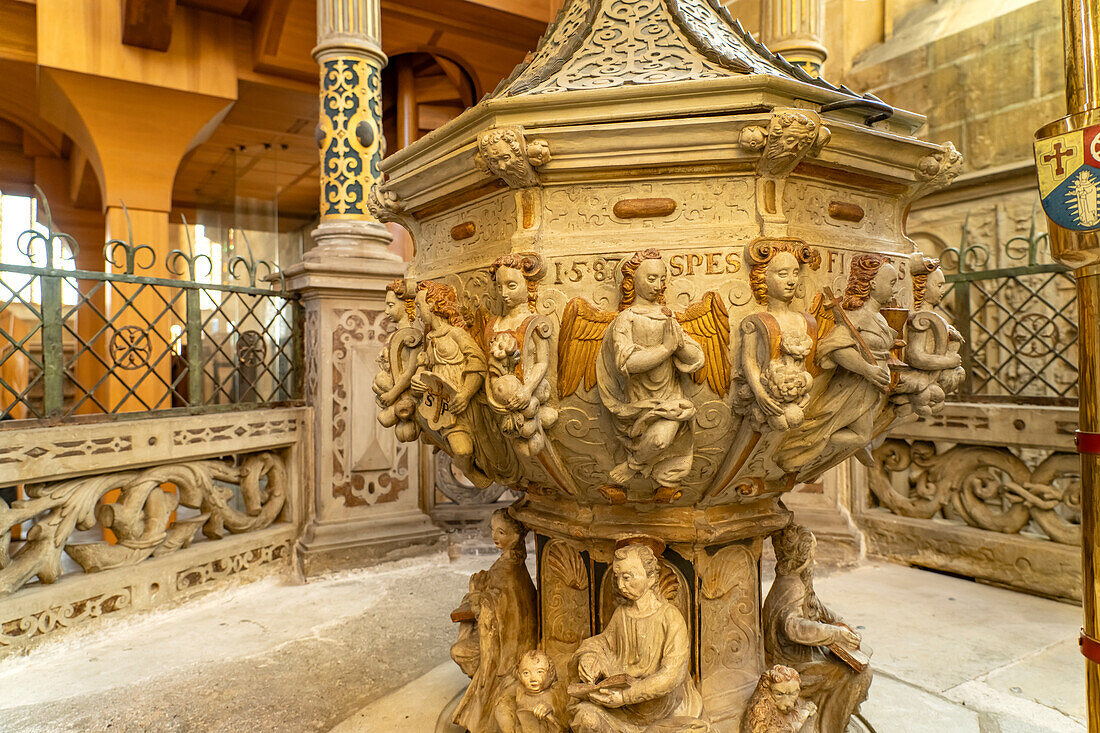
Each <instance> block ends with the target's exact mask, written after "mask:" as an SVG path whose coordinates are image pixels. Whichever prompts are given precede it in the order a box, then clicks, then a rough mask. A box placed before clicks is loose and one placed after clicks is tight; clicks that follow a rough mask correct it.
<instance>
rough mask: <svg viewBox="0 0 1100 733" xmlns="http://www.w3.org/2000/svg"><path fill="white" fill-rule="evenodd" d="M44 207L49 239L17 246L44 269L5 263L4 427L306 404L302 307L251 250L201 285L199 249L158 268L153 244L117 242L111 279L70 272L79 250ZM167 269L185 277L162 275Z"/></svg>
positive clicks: (35, 234)
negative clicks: (220, 278) (219, 280)
mask: <svg viewBox="0 0 1100 733" xmlns="http://www.w3.org/2000/svg"><path fill="white" fill-rule="evenodd" d="M40 197H41V193H40ZM43 205H44V212H45V218H46V221H45V222H43V224H44V225H45V228H46V231H45V232H42V231H37V230H33V229H32V230H28V231H27V232H24V233H23V234H22V235H20V237H19V243H18V247H19V250H20V251H21V252H22V253H23V254H24V255H25V256H26V257H27V259H28V261H31V262H35V264H32V265H20V264H12V263H3V262H0V410H2V411H0V419H5V420H10V419H31V418H57V417H67V416H71V415H76V414H88V413H91V414H113V413H120V412H127V413H129V412H148V411H159V410H167V409H174V408H186V409H188V410H189V411H192V412H194V411H196V410H198V411H204V410H211V409H219V408H220V407H222V406H227V405H247V406H257V405H264V404H282V403H286V402H291V401H295V400H298V399H300V397H301V394H302V348H301V344H302V339H301V336H302V333H301V332H302V325H301V318H300V305H299V302H298V299H297V296H296V294H293V293H289V292H287V290H286V287H285V282H284V280H283V278H282V275H281V273H279V272H278V270H277V269H276V268H275V267H274V266H273V265H271V264H270V263H269V262H266V261H264V260H257V259H255V258H253V257H252V253H251V248H250V247H248V255H247V256H235V257H233V258H231V259H230V260H229V261H228V263H227V268H226V270H227V272H226V273H225V275H226V280H227V281H228V282H227V283H226V284H208V283H204V282H201V281H200V278H198V277H197V275H198V274H199V273H200V272H201V271H202V269H201V268H203V267H206V268H210V267H211V263H210V259H209V258H208V257H207V256H206V255H204V254H198V255H196V254H195V253H194V252H193V251H192V247H191V244H190V241H188V243H187V251H186V252H184V251H182V250H173V251H172V252H170V253H168V255H167V257H166V258H165V260H164V261H163V262H157V261H156V257H155V253H154V251H153V250H152V248H150V247H149V246H147V245H139V244H135V243H134V242H133V241H122V240H112V241H111V242H108V243H107V244H106V245H105V248H104V258H105V261H106V262H107V263H109V264H110V265H111V269H112V271H111V272H109V273H107V272H94V271H83V270H74V269H65V268H64V267H59V266H58V265H61V264H63V262H58V260H59V259H60V260H73V261H75V259H76V254H77V252H78V245H77V243H76V241H75V240H74V239H73V238H72V237H71V236H69V235H67V234H64V233H63V232H57V231H54V229H53V223H52V221H51V220H50V216H49V206H48V204H47V203H46V202H45V200H44V198H43ZM184 224H185V225H186V221H185V222H184ZM184 229H185V230H186V226H185V227H184ZM130 239H131V240H132V236H131V237H130ZM245 244H246V246H248V245H247V239H245ZM39 263H43V264H39ZM161 266H162V267H161ZM165 270H167V272H168V273H171V274H172V275H174V276H177V277H172V278H168V277H158V276H153V274H152V273H154V272H157V273H159V274H163V272H164V271H165ZM208 271H209V270H207V272H208ZM64 292H68V293H69V294H70V297H68V298H65V297H63V293H64ZM65 301H71V302H65Z"/></svg>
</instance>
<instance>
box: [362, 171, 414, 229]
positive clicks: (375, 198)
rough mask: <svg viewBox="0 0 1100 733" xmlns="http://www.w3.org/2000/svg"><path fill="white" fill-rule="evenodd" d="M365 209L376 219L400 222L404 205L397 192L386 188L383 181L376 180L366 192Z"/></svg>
mask: <svg viewBox="0 0 1100 733" xmlns="http://www.w3.org/2000/svg"><path fill="white" fill-rule="evenodd" d="M367 210H368V211H369V212H370V214H371V216H373V217H374V218H375V219H377V220H378V221H396V222H400V220H401V214H402V213H403V212H404V211H405V207H404V206H402V205H401V200H400V199H398V198H397V194H395V193H394V192H393V191H391V190H390V189H389V188H387V187H386V184H385V183H384V182H382V181H378V182H377V183H375V184H374V185H373V186H371V188H370V193H368V194H367Z"/></svg>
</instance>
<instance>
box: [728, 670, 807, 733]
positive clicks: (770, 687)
mask: <svg viewBox="0 0 1100 733" xmlns="http://www.w3.org/2000/svg"><path fill="white" fill-rule="evenodd" d="M801 694H802V678H801V677H799V675H798V672H797V671H795V670H794V669H792V668H790V667H784V666H783V665H782V664H777V665H775V666H774V667H772V668H771V669H769V670H768V671H766V672H764V674H762V675H760V681H759V682H757V683H756V689H755V690H753V691H752V697H750V698H749V706H748V708H747V709H746V710H745V717H744V718H742V719H741V733H798V732H799V731H800V730H802V728H803V725H804V724H805V722H806V719H807V718H809V717H810V716H811V715H813V714H814V713H816V712H817V705H814V704H813V703H812V702H810V701H809V700H802V699H800V697H799V696H800V695H801Z"/></svg>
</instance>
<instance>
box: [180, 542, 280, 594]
mask: <svg viewBox="0 0 1100 733" xmlns="http://www.w3.org/2000/svg"><path fill="white" fill-rule="evenodd" d="M287 557H290V543H289V542H275V543H272V544H267V545H263V546H262V547H256V548H253V549H251V550H246V551H245V552H238V553H235V554H233V555H230V556H228V557H219V558H217V559H215V560H211V561H209V562H204V563H202V564H201V565H195V566H192V567H189V568H186V569H184V570H181V571H179V572H178V573H176V590H188V589H192V588H197V587H198V586H200V585H205V584H206V583H212V582H214V581H217V580H221V579H223V578H228V577H230V576H233V575H237V574H239V573H243V572H245V571H247V570H252V569H253V568H256V567H260V566H262V565H270V564H271V563H274V562H278V561H279V560H283V559H285V558H287Z"/></svg>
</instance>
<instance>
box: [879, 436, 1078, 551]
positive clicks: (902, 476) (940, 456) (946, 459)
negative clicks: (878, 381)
mask: <svg viewBox="0 0 1100 733" xmlns="http://www.w3.org/2000/svg"><path fill="white" fill-rule="evenodd" d="M873 455H874V466H873V467H872V469H871V470H870V471H869V475H868V479H869V487H870V489H871V492H872V495H873V497H874V500H875V501H876V502H877V504H878V506H880V507H882V508H883V509H886V510H889V511H890V512H892V513H894V514H897V515H900V516H903V517H913V518H916V519H932V518H936V519H940V520H942V519H949V520H954V521H956V522H963V523H965V524H967V525H969V526H971V527H975V528H977V529H984V530H989V531H992V532H998V533H1001V534H1009V535H1012V534H1019V533H1021V532H1027V533H1028V536H1029V539H1030V540H1031V541H1036V540H1038V541H1041V540H1040V538H1045V539H1048V540H1051V541H1053V542H1057V543H1060V544H1067V545H1079V544H1080V543H1081V468H1080V462H1079V461H1078V460H1077V456H1075V455H1074V454H1071V453H1051V454H1050V455H1049V456H1047V457H1046V458H1044V459H1043V460H1041V461H1040V462H1039V463H1038V465H1036V466H1035V467H1034V468H1031V467H1029V466H1028V465H1027V464H1026V463H1025V462H1024V461H1023V460H1021V459H1020V458H1019V457H1018V456H1016V455H1014V454H1013V453H1012V452H1011V451H1009V450H1007V449H1005V448H993V447H986V446H975V445H965V444H962V445H956V446H954V447H952V448H949V449H947V450H944V451H942V452H941V451H939V450H937V448H936V445H935V444H934V443H932V442H926V441H914V442H912V444H910V443H908V442H906V441H903V440H897V439H889V440H887V441H886V442H885V443H883V445H882V446H881V447H880V448H878V449H876V450H875V451H874V454H873ZM973 551H974V552H977V551H978V548H974V550H973Z"/></svg>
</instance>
